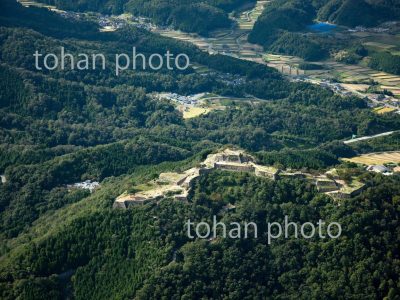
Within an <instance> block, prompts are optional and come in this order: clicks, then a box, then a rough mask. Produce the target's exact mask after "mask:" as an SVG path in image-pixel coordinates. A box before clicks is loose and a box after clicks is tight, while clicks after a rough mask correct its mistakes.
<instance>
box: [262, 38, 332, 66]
mask: <svg viewBox="0 0 400 300" xmlns="http://www.w3.org/2000/svg"><path fill="white" fill-rule="evenodd" d="M268 50H269V51H271V52H275V53H280V54H286V55H294V56H299V57H301V58H304V59H305V60H310V61H315V60H320V59H322V58H325V57H326V56H327V55H328V51H327V50H326V49H324V48H321V44H320V43H318V42H316V41H314V40H313V39H312V38H310V37H307V36H306V35H302V34H300V33H289V32H286V33H284V34H282V35H281V36H280V37H279V38H278V39H277V40H276V41H274V42H273V43H272V44H271V45H270V46H269V47H268Z"/></svg>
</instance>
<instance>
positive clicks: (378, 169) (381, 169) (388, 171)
mask: <svg viewBox="0 0 400 300" xmlns="http://www.w3.org/2000/svg"><path fill="white" fill-rule="evenodd" d="M367 171H369V172H375V173H380V174H382V175H386V176H389V175H393V173H399V172H400V166H394V167H387V166H384V165H370V166H368V167H367Z"/></svg>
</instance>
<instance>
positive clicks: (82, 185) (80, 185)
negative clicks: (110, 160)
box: [67, 180, 100, 193]
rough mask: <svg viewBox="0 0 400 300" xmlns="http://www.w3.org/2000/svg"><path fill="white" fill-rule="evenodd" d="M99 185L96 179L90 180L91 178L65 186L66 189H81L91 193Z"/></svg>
mask: <svg viewBox="0 0 400 300" xmlns="http://www.w3.org/2000/svg"><path fill="white" fill-rule="evenodd" d="M99 187H100V183H98V182H97V181H91V180H86V181H83V182H77V183H74V184H68V185H67V188H68V189H73V188H75V189H83V190H89V191H90V192H91V193H92V192H93V191H94V190H95V189H97V188H99Z"/></svg>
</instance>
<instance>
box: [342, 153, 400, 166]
mask: <svg viewBox="0 0 400 300" xmlns="http://www.w3.org/2000/svg"><path fill="white" fill-rule="evenodd" d="M343 160H344V161H349V162H353V163H357V164H363V165H382V164H387V163H400V151H397V152H382V153H369V154H364V155H360V156H356V157H352V158H343Z"/></svg>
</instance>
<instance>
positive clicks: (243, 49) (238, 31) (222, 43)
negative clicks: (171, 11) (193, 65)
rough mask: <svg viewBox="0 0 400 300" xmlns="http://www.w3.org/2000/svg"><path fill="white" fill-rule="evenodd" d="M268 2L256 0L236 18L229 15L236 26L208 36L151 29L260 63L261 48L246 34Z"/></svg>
mask: <svg viewBox="0 0 400 300" xmlns="http://www.w3.org/2000/svg"><path fill="white" fill-rule="evenodd" d="M268 2H269V1H257V4H256V5H255V7H254V8H253V9H251V10H249V11H244V12H242V13H241V14H240V16H239V17H238V18H233V17H232V16H231V18H232V19H233V20H234V21H235V22H236V26H234V27H233V28H231V29H220V30H215V31H214V32H212V33H210V37H208V38H205V37H202V36H199V35H197V34H190V33H186V32H182V31H179V30H172V29H160V28H155V29H154V30H153V31H154V32H156V33H159V34H161V35H163V36H166V37H170V38H174V39H178V40H182V41H186V42H190V43H192V44H194V45H196V46H197V47H199V48H200V49H201V50H203V51H206V52H208V53H210V54H215V53H221V54H225V55H230V56H233V57H237V58H241V59H247V60H252V61H258V62H261V63H262V62H263V61H262V59H260V58H261V56H262V54H263V48H262V47H261V46H259V45H255V44H250V43H248V42H247V35H248V33H249V32H250V30H251V29H252V28H253V26H254V23H255V22H256V20H257V18H258V17H259V16H260V14H261V13H262V11H263V9H264V7H265V5H267V4H268Z"/></svg>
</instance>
